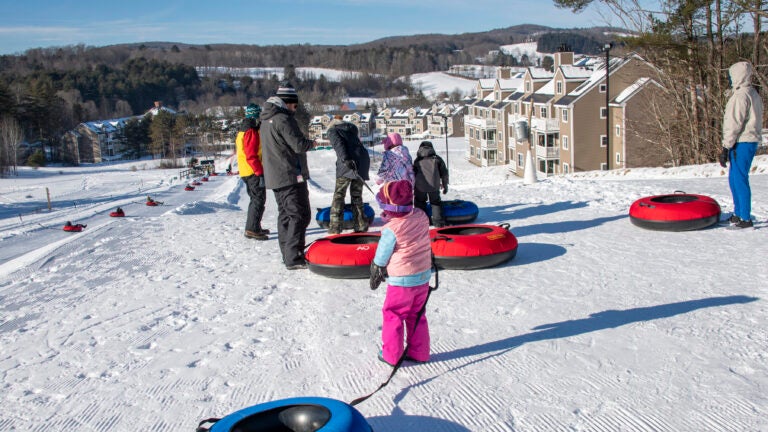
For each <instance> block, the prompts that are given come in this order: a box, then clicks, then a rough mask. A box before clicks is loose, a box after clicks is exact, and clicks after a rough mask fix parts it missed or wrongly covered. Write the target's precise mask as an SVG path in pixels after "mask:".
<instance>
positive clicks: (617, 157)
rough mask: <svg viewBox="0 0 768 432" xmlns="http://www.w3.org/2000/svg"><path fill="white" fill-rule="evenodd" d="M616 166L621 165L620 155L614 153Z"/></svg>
mask: <svg viewBox="0 0 768 432" xmlns="http://www.w3.org/2000/svg"><path fill="white" fill-rule="evenodd" d="M616 164H617V165H619V164H621V153H616Z"/></svg>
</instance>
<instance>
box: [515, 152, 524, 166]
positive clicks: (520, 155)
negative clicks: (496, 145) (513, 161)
mask: <svg viewBox="0 0 768 432" xmlns="http://www.w3.org/2000/svg"><path fill="white" fill-rule="evenodd" d="M517 166H518V167H520V168H523V167H524V166H525V164H524V163H523V153H522V152H517Z"/></svg>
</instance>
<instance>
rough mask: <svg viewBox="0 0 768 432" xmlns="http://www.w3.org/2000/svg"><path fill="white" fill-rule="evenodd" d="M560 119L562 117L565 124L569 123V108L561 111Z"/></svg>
mask: <svg viewBox="0 0 768 432" xmlns="http://www.w3.org/2000/svg"><path fill="white" fill-rule="evenodd" d="M560 117H562V119H563V123H568V108H563V109H562V110H560Z"/></svg>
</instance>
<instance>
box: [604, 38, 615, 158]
mask: <svg viewBox="0 0 768 432" xmlns="http://www.w3.org/2000/svg"><path fill="white" fill-rule="evenodd" d="M611 48H613V42H609V43H607V44H605V45H604V46H603V50H604V51H605V169H606V171H608V170H610V169H611V110H610V107H609V106H608V104H609V103H610V101H611V91H610V90H611V87H610V77H609V75H610V72H611Z"/></svg>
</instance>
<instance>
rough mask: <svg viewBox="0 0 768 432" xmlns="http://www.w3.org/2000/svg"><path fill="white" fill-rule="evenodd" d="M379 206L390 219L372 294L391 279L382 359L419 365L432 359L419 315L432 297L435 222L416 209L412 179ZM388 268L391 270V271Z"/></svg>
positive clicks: (393, 186)
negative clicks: (432, 228) (431, 235)
mask: <svg viewBox="0 0 768 432" xmlns="http://www.w3.org/2000/svg"><path fill="white" fill-rule="evenodd" d="M376 201H378V203H379V206H380V207H381V208H382V210H384V216H385V219H387V220H388V222H387V223H386V225H384V228H383V229H382V231H381V239H380V240H379V243H378V246H377V247H376V255H375V256H374V258H373V262H372V263H371V278H370V285H371V289H374V290H375V289H376V288H378V286H379V284H380V283H381V282H383V281H384V279H386V280H387V296H386V298H385V299H384V306H383V307H382V309H381V312H382V315H383V323H382V326H381V340H382V349H381V352H380V353H379V360H381V361H383V362H385V363H387V364H389V365H395V364H396V363H397V361H398V360H399V359H400V357H401V356H402V355H403V351H404V347H403V340H404V339H405V340H406V345H407V347H408V352H407V353H405V354H406V357H405V358H406V359H407V360H411V361H416V362H426V361H428V360H429V325H428V324H427V317H426V316H425V315H424V314H422V316H421V318H420V319H419V321H418V323H417V318H418V315H419V311H421V308H422V307H423V306H424V303H425V302H426V300H427V296H428V295H429V279H430V277H431V276H432V247H431V245H430V240H429V218H427V215H426V213H424V212H423V211H421V210H419V209H414V208H413V205H412V203H413V189H412V186H411V182H409V181H408V180H398V181H394V182H389V183H385V184H384V185H383V186H382V187H381V190H380V191H379V193H378V194H376ZM385 267H386V269H385Z"/></svg>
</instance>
